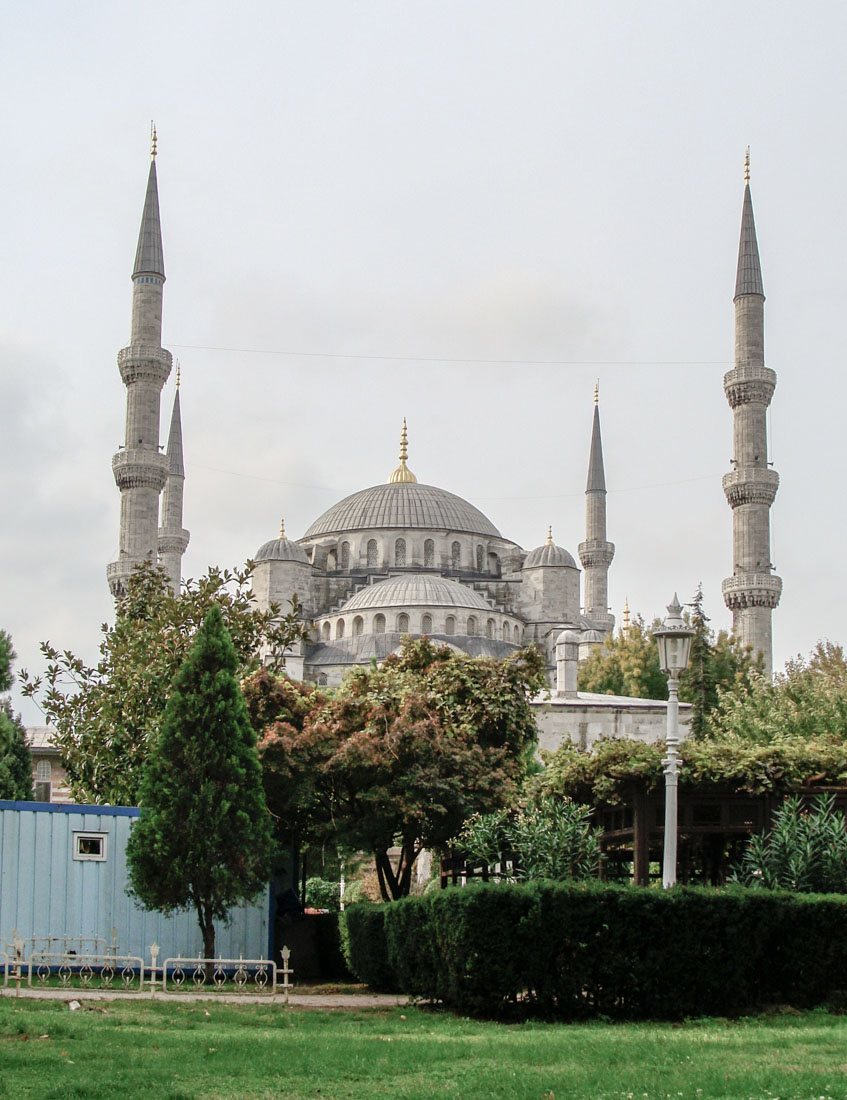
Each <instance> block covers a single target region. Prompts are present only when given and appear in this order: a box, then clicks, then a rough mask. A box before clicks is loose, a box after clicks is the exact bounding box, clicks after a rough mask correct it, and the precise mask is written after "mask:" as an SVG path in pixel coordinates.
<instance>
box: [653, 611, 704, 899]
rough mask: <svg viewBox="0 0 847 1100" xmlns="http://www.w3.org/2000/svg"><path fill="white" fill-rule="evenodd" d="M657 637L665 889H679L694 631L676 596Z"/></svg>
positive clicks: (655, 634) (663, 876)
mask: <svg viewBox="0 0 847 1100" xmlns="http://www.w3.org/2000/svg"><path fill="white" fill-rule="evenodd" d="M654 637H655V639H656V644H657V645H658V647H659V666H660V667H661V669H662V672H664V673H665V675H666V676H667V678H668V729H667V735H666V745H667V756H666V758H665V759H664V760H663V761H662V763H663V764H664V765H665V846H664V853H663V859H662V886H664V887H665V889H667V888H668V887H669V886H675V885H676V833H677V787H678V784H679V698H678V694H677V693H678V690H679V677H680V676H681V675H682V673H683V672H684V671H685V669H686V667H687V666H688V658H689V655H690V654H691V639H692V638H693V637H694V631H693V630H692V629H691V628H690V627H687V626H686V625H685V623H684V622H683V619H682V607H681V606H680V602H679V598H678V597H677V594H676V593H675V592H674V597H673V600H672V602H671V603H669V604H668V614H667V618H666V619H665V621H664V622H663V623H662V625H661V627H660V628H659V630H657V631H655V633H654Z"/></svg>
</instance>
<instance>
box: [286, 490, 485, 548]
mask: <svg viewBox="0 0 847 1100" xmlns="http://www.w3.org/2000/svg"><path fill="white" fill-rule="evenodd" d="M391 527H394V528H399V529H409V528H422V529H424V530H429V531H456V532H463V533H466V534H471V535H488V536H493V537H494V538H500V537H501V536H500V532H499V531H498V530H497V528H496V527H495V526H494V524H493V523H492V522H491V520H490V519H488V518H487V517H486V516H484V515H483V514H482V512H480V510H479V509H478V508H474V506H473V505H472V504H469V503H468V502H467V501H466V500H462V498H461V497H457V496H456V495H455V494H454V493H448V492H447V491H446V490H445V489H437V488H436V487H435V486H434V485H418V484H417V483H415V482H398V483H394V484H390V485H374V486H373V487H372V488H371V489H362V490H360V491H359V492H358V493H352V494H351V495H350V496H349V497H345V498H344V500H340V501H339V502H338V504H334V505H333V506H332V507H331V508H329V509H328V510H327V511H326V512H324V514H323V515H322V516H320V517H318V519H316V520H315V522H314V523H313V524H312V526H311V527H310V528H309V530H308V531H307V532H306V534H305V535H304V536H303V538H304V539H311V538H317V537H318V536H320V535H341V534H344V533H345V532H347V531H366V530H370V529H379V528H391Z"/></svg>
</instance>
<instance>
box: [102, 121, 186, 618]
mask: <svg viewBox="0 0 847 1100" xmlns="http://www.w3.org/2000/svg"><path fill="white" fill-rule="evenodd" d="M164 282H165V262H164V259H163V257H162V229H161V225H160V223H159V191H158V186H157V182H156V130H155V128H154V129H153V134H152V149H151V161H150V174H149V176H148V178H147V196H146V198H145V200H144V213H143V214H142V217H141V230H140V232H139V234H138V249H137V250H136V253H135V266H134V268H133V271H132V335H131V337H130V344H129V347H126V348H122V349H121V351H119V352H118V367H119V369H120V372H121V378H122V379H123V383H124V385H125V386H126V440H125V442H124V445H123V447H122V448H121V449H120V450H119V451H118V453H117V454H116V455H115V456H114V457H113V458H112V470H113V472H114V475H115V482H116V484H117V486H118V488H119V489H120V491H121V531H120V543H119V551H118V560H117V561H113V562H112V563H111V564H110V565H109V566H107V569H106V576H107V579H108V581H109V588H110V589H111V591H112V595H113V596H117V595H119V594H120V593H121V592H122V591H124V588H125V584H126V580H127V578H128V577H129V575H130V573H131V572H132V570H133V568H134V566H136V565H137V564H138V563H140V562H142V561H144V560H145V559H150V560H152V561H154V562H155V561H156V555H157V548H158V540H159V494H160V493H161V491H162V489H163V488H164V486H165V482H166V480H167V477H168V458H167V456H166V455H163V454H160V453H159V402H160V399H161V394H162V387H163V386H164V384H165V382H166V381H167V379H168V375H169V374H170V373H171V353H170V352H169V351H165V349H164V348H163V347H162V287H163V285H164Z"/></svg>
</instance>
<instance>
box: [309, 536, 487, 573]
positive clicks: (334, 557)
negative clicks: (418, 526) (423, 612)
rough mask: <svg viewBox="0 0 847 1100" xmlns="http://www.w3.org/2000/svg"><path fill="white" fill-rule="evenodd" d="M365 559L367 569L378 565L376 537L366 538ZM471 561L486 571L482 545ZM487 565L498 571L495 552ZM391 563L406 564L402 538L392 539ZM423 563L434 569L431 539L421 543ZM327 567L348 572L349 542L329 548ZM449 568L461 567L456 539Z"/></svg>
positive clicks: (471, 565)
mask: <svg viewBox="0 0 847 1100" xmlns="http://www.w3.org/2000/svg"><path fill="white" fill-rule="evenodd" d="M365 553H366V560H367V564H368V568H369V569H378V568H379V565H380V554H379V543H378V542H377V540H376V539H368V542H367V546H366V549H365ZM471 555H472V557H471V561H470V562H468V565H469V566H470V568H474V566H475V567H476V572H477V573H484V572H485V571H486V550H485V547H484V546H481V545H478V546H477V547H476V552H475V554H474V552H473V551H471ZM487 557H488V566H489V570H488V571H489V572H493V573H495V574H496V573H498V572H499V561H498V559H497V555H496V554H493V553H492V554H488V555H487ZM393 564H394V565H395V566H398V567H400V568H405V567H406V566H407V564H408V555H407V550H406V540H405V539H404V538H398V539H395V541H394V560H393ZM423 564H424V569H435V568H436V561H435V541H434V540H433V539H426V540H425V541H424V545H423ZM327 568H328V569H330V570H334V569H336V568H340V569H341V571H342V572H343V573H349V571H350V543H349V542H346V541H345V542H342V543H341V546H340V548H339V549H338V550H337V551H336V550H330V551H329V553H328V555H327ZM450 568H451V569H461V568H462V544H461V543H460V542H458V541H456V542H453V543H451V544H450Z"/></svg>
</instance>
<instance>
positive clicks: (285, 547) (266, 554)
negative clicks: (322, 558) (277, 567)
mask: <svg viewBox="0 0 847 1100" xmlns="http://www.w3.org/2000/svg"><path fill="white" fill-rule="evenodd" d="M253 561H255V562H260V561H298V562H301V563H302V564H303V565H308V564H309V558H308V556H307V555H306V551H305V550H304V549H303V547H302V546H299V545H298V544H297V543H296V542H294V541H292V540H291V539H287V538H286V537H285V524H284V523H283V524H281V525H280V529H279V537H278V538H275V539H270V540H269V541H268V542H264V543H262V545H261V546H260V547H259V549H258V550H257V551H256V553H255V554H254V555H253Z"/></svg>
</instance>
